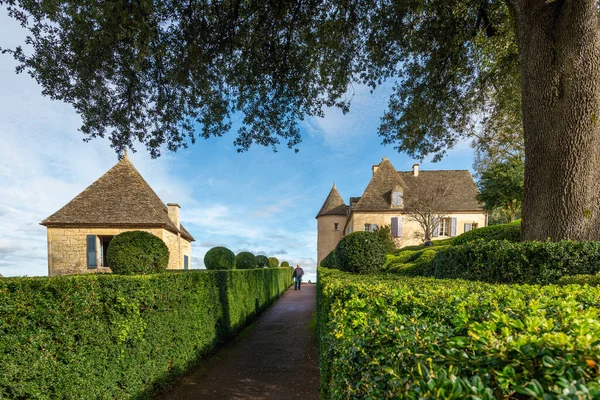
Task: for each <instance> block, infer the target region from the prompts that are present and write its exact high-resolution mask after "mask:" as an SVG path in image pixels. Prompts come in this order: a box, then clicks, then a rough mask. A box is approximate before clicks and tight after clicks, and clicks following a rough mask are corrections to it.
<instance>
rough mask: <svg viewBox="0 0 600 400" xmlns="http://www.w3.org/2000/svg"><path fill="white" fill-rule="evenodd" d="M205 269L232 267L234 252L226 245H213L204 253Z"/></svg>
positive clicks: (233, 264)
mask: <svg viewBox="0 0 600 400" xmlns="http://www.w3.org/2000/svg"><path fill="white" fill-rule="evenodd" d="M204 266H205V267H206V269H234V268H235V253H234V252H233V251H231V250H229V249H228V248H227V247H222V246H217V247H213V248H212V249H210V250H209V251H207V252H206V254H205V255H204Z"/></svg>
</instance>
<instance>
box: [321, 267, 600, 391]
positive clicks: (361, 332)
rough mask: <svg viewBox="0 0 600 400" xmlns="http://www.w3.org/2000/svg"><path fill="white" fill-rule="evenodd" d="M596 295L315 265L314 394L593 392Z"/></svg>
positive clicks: (598, 353) (598, 325) (598, 354)
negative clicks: (316, 358) (318, 376)
mask: <svg viewBox="0 0 600 400" xmlns="http://www.w3.org/2000/svg"><path fill="white" fill-rule="evenodd" d="M599 299H600V287H591V286H587V285H586V286H579V285H567V286H556V285H550V286H543V287H539V286H528V285H521V286H519V285H515V286H509V285H490V284H485V283H479V282H468V281H451V280H435V279H431V278H407V277H399V276H394V275H385V276H384V275H370V276H356V275H353V276H351V277H349V276H348V274H346V273H343V272H340V271H335V270H328V269H323V268H321V269H319V277H318V279H317V313H318V327H317V329H318V339H319V368H320V374H321V379H320V381H321V399H348V398H353V399H354V398H369V399H384V398H410V399H422V398H423V399H425V398H429V399H434V398H438V399H442V398H443V399H466V398H471V399H476V398H477V399H482V400H486V399H487V400H492V399H498V398H538V399H542V398H544V399H554V398H564V399H566V398H581V399H583V398H589V399H595V398H600V383H599V382H600V373H599V366H598V364H597V363H598V360H600V346H598V345H597V343H598V342H599V341H600V318H599V317H600V308H599V307H600V300H599Z"/></svg>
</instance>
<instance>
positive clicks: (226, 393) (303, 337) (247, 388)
mask: <svg viewBox="0 0 600 400" xmlns="http://www.w3.org/2000/svg"><path fill="white" fill-rule="evenodd" d="M314 313H315V285H308V284H303V285H302V290H300V291H295V290H294V289H293V288H292V289H290V290H288V291H287V292H286V293H284V294H283V296H281V297H280V298H279V299H278V300H277V301H276V302H275V304H274V305H273V306H271V307H270V308H269V309H268V310H267V311H265V312H264V313H263V314H262V315H261V316H260V317H259V318H258V320H257V321H256V322H255V324H254V325H252V326H250V327H249V328H247V329H246V330H244V331H243V332H242V333H241V334H240V335H239V336H238V337H237V338H236V339H234V340H233V341H232V342H231V343H229V344H227V345H226V346H225V347H224V348H223V350H221V351H219V352H218V353H217V354H215V355H214V356H213V357H211V358H209V359H207V360H205V361H204V362H202V363H201V365H199V366H198V367H196V368H195V369H193V370H192V371H191V372H190V373H189V374H188V375H187V376H184V377H183V378H181V379H179V380H178V381H177V382H176V384H175V386H174V388H173V389H172V390H171V391H170V392H167V393H161V394H159V395H157V396H156V399H167V400H169V399H171V400H186V399H211V400H213V399H245V400H246V399H247V400H259V399H260V400H263V399H307V400H311V399H318V398H319V366H318V358H317V343H316V338H315V332H314V330H313V329H312V328H311V326H310V323H311V319H312V318H313V316H314Z"/></svg>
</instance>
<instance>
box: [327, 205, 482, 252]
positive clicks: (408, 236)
mask: <svg viewBox="0 0 600 400" xmlns="http://www.w3.org/2000/svg"><path fill="white" fill-rule="evenodd" d="M445 216H446V217H447V218H449V219H451V218H456V235H454V236H458V235H460V234H462V233H464V232H465V225H466V224H471V226H474V225H473V224H476V227H478V228H481V227H484V226H486V222H487V221H486V214H485V213H484V212H475V213H469V212H453V213H448V214H445ZM394 217H397V218H398V219H402V223H401V226H402V232H401V235H399V237H398V238H396V239H394V241H395V242H396V247H404V246H412V245H417V244H422V243H423V234H424V232H423V229H422V228H421V226H420V225H419V224H418V223H417V222H416V221H414V220H412V219H411V218H410V217H409V216H408V215H405V214H402V213H381V212H379V213H366V212H365V213H353V214H352V216H351V217H350V219H349V220H348V224H347V225H346V234H349V233H352V232H357V231H363V230H365V225H366V224H368V225H372V224H376V225H377V226H385V225H391V222H392V218H394ZM442 233H443V232H440V235H439V236H437V237H433V238H431V239H432V240H441V239H448V238H449V237H451V236H450V235H451V232H448V233H449V235H444V234H442ZM336 243H337V242H336ZM326 255H327V254H325V256H326ZM325 256H323V257H325Z"/></svg>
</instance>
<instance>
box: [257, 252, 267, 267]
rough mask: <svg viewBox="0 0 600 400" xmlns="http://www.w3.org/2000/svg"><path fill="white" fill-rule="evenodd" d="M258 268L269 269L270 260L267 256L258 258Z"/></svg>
mask: <svg viewBox="0 0 600 400" xmlns="http://www.w3.org/2000/svg"><path fill="white" fill-rule="evenodd" d="M256 268H269V258H268V257H267V256H263V255H258V256H256Z"/></svg>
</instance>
